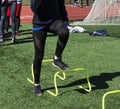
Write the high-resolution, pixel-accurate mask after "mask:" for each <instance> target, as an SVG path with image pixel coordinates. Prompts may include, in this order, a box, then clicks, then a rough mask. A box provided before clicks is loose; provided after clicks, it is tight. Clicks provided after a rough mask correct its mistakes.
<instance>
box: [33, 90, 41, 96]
mask: <svg viewBox="0 0 120 109" xmlns="http://www.w3.org/2000/svg"><path fill="white" fill-rule="evenodd" d="M33 93H34V94H35V95H37V96H42V93H39V94H36V93H35V92H34V90H33Z"/></svg>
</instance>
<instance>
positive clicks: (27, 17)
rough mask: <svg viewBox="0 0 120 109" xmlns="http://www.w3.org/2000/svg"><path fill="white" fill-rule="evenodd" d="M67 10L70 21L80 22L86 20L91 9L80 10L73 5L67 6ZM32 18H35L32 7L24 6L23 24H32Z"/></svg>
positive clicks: (22, 13) (22, 11)
mask: <svg viewBox="0 0 120 109" xmlns="http://www.w3.org/2000/svg"><path fill="white" fill-rule="evenodd" d="M66 10H67V13H68V18H69V20H79V19H83V18H85V17H86V16H87V15H88V13H89V11H90V8H87V7H83V8H80V7H77V6H73V5H66ZM32 17H33V13H32V11H31V9H30V7H29V6H22V10H21V23H28V22H32Z"/></svg>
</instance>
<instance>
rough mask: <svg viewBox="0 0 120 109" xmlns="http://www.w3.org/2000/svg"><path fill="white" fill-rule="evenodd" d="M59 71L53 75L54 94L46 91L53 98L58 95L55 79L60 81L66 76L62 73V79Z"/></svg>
mask: <svg viewBox="0 0 120 109" xmlns="http://www.w3.org/2000/svg"><path fill="white" fill-rule="evenodd" d="M59 73H60V72H59V71H58V72H56V73H55V75H54V86H55V93H53V92H51V91H50V90H47V92H48V93H50V94H51V95H53V96H57V95H58V88H57V77H58V78H59V79H61V80H65V78H66V76H65V73H64V72H62V74H63V77H62V76H60V75H59Z"/></svg>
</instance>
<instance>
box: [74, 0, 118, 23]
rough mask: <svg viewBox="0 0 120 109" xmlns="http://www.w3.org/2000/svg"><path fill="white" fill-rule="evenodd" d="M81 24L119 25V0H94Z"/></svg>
mask: <svg viewBox="0 0 120 109" xmlns="http://www.w3.org/2000/svg"><path fill="white" fill-rule="evenodd" d="M76 23H77V22H76ZM81 24H84V25H120V0H95V2H94V3H93V6H92V8H91V11H90V12H89V14H88V16H87V17H86V18H85V19H84V20H83V21H82V22H81Z"/></svg>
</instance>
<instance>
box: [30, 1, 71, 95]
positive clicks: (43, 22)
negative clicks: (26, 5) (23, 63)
mask: <svg viewBox="0 0 120 109" xmlns="http://www.w3.org/2000/svg"><path fill="white" fill-rule="evenodd" d="M31 9H32V11H33V13H34V17H33V22H32V23H33V40H34V49H35V57H34V62H33V71H34V80H35V81H34V93H35V94H36V95H42V91H41V87H40V72H41V64H42V60H43V56H44V48H45V41H46V36H47V32H52V33H55V34H56V35H58V41H57V44H56V51H55V55H54V56H53V63H52V64H53V65H54V66H57V67H59V68H60V69H62V70H67V69H68V68H69V67H68V65H67V64H65V63H64V62H63V61H62V53H63V50H64V49H65V47H66V44H67V41H68V38H69V30H68V28H67V23H68V17H67V12H66V9H65V2H64V0H31Z"/></svg>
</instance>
